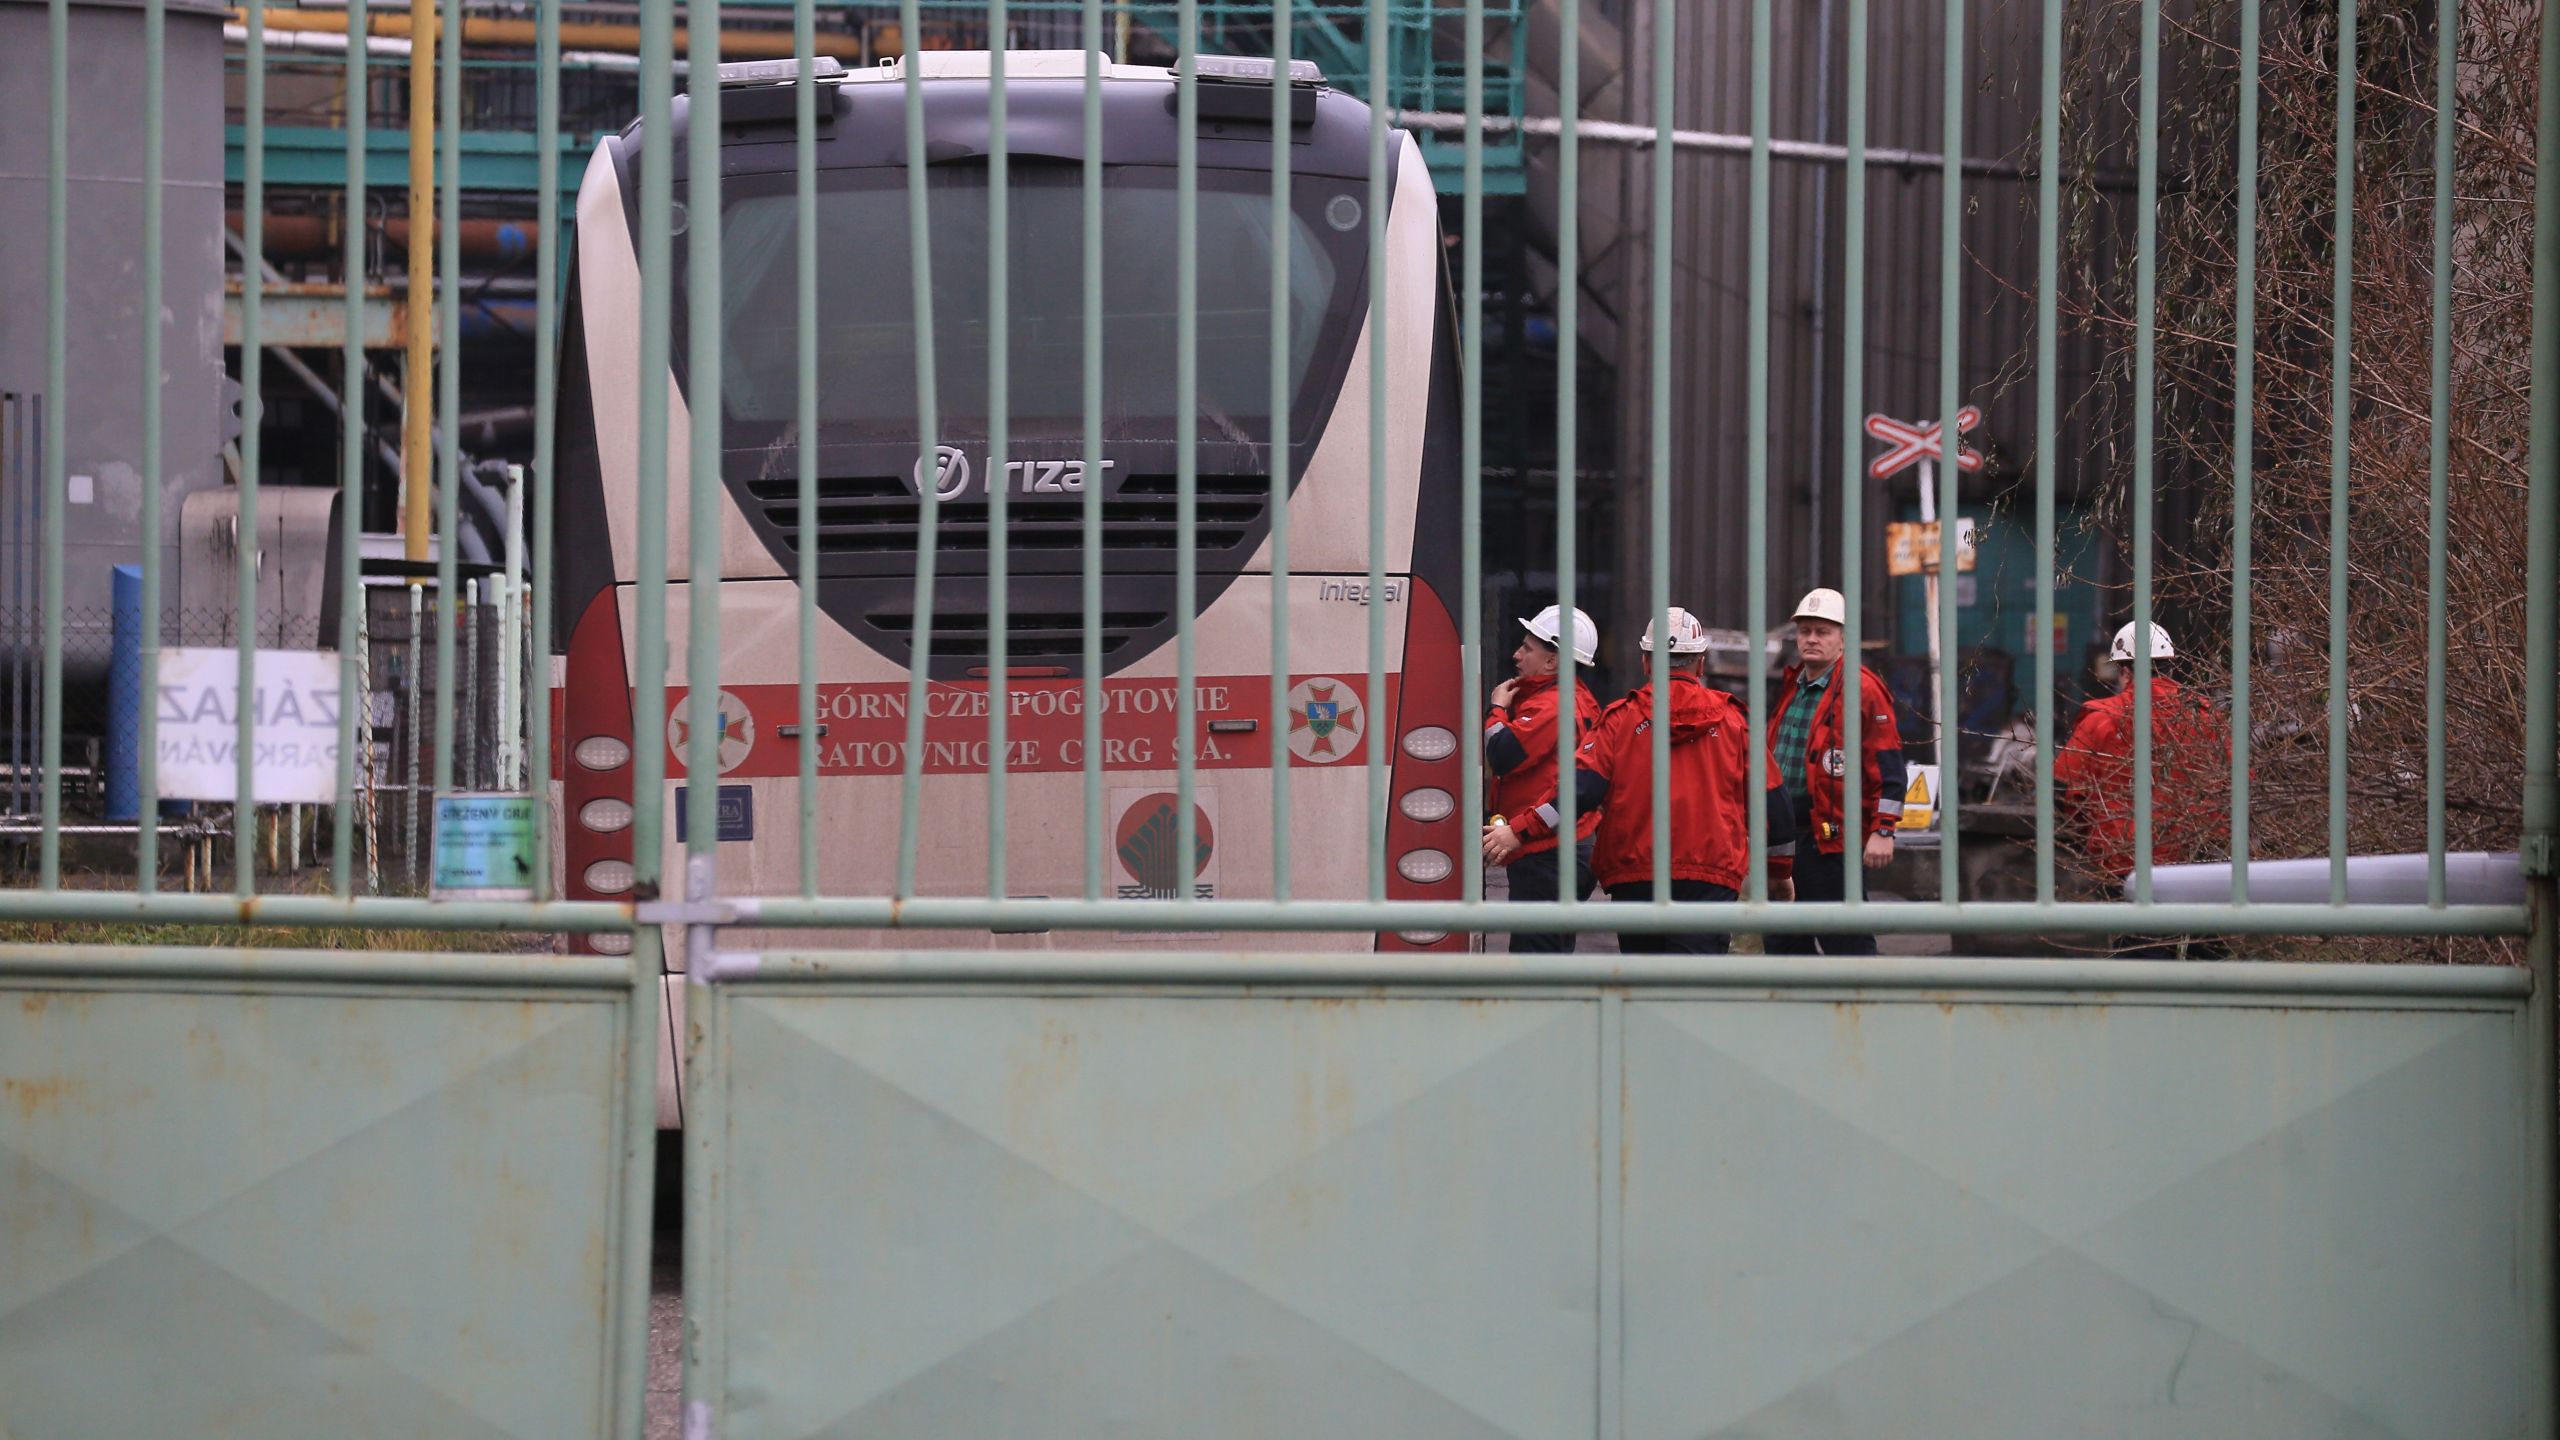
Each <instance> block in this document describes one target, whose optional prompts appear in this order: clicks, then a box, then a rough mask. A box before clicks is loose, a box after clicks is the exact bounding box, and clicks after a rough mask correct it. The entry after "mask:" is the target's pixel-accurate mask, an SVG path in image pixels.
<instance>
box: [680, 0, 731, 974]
mask: <svg viewBox="0 0 2560 1440" xmlns="http://www.w3.org/2000/svg"><path fill="white" fill-rule="evenodd" d="M685 61H686V69H685V131H684V137H685V165H684V182H685V197H684V209H685V231H684V259H685V286H686V289H685V350H686V359H687V364H686V366H685V372H686V373H685V378H686V381H687V388H688V393H689V395H690V401H689V403H688V404H687V405H686V407H685V415H686V419H687V421H688V422H689V425H690V429H689V430H688V432H687V435H688V438H689V439H690V440H691V442H692V443H691V445H690V447H689V448H690V451H691V456H690V458H691V460H692V466H691V470H690V473H689V474H688V475H687V477H686V486H685V493H686V498H687V499H688V500H689V501H691V511H690V513H689V514H688V516H687V518H686V532H685V540H686V543H687V549H688V551H689V552H690V553H689V554H688V555H687V556H686V559H685V587H684V595H685V607H684V613H685V620H686V622H687V623H686V632H687V636H686V640H687V643H686V646H685V657H684V684H685V691H684V698H685V710H686V718H685V756H684V783H685V791H686V795H685V798H686V800H687V802H688V803H687V806H686V811H687V813H686V817H685V835H684V843H685V898H686V899H687V900H708V899H709V898H711V891H712V889H713V887H714V885H715V882H716V881H717V879H718V874H717V865H718V860H717V857H718V854H719V851H718V848H717V847H718V842H719V839H720V731H721V718H722V717H721V714H720V531H721V503H720V502H721V498H722V493H721V486H720V443H721V427H722V421H723V419H724V416H725V411H726V408H727V407H726V406H725V405H724V404H723V403H722V400H721V364H720V331H721V323H720V321H721V316H720V228H721V224H720V204H721V191H722V187H721V184H720V25H719V10H718V8H717V7H715V6H703V7H699V8H697V7H696V6H695V5H693V4H692V3H691V0H688V3H687V4H686V6H685ZM691 933H696V934H702V935H705V936H707V935H708V933H709V932H707V931H700V932H691ZM686 959H687V962H688V964H690V963H691V962H692V961H693V960H694V959H695V956H693V955H691V954H688V955H687V957H686Z"/></svg>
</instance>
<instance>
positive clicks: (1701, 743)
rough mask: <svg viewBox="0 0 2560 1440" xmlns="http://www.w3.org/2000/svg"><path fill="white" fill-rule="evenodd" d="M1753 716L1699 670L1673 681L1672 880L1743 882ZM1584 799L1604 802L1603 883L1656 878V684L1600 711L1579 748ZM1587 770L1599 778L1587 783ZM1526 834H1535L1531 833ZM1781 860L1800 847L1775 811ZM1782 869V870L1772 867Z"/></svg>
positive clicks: (1546, 827) (1533, 818)
mask: <svg viewBox="0 0 2560 1440" xmlns="http://www.w3.org/2000/svg"><path fill="white" fill-rule="evenodd" d="M1750 758H1751V722H1750V720H1749V719H1748V718H1747V717H1745V716H1744V715H1743V713H1742V708H1741V707H1740V706H1738V705H1736V704H1734V703H1733V701H1732V699H1731V698H1729V697H1728V696H1726V695H1725V694H1724V693H1723V692H1722V691H1717V690H1710V689H1708V688H1707V687H1706V686H1705V685H1704V684H1702V683H1701V682H1700V681H1698V680H1697V679H1696V678H1695V677H1694V676H1688V675H1681V676H1675V677H1674V678H1673V680H1672V682H1671V779H1670V799H1671V846H1672V853H1671V878H1672V879H1674V880H1697V881H1703V882H1705V883H1707V884H1710V885H1722V886H1726V887H1728V888H1730V889H1734V890H1739V889H1741V888H1742V877H1743V873H1744V871H1745V869H1746V868H1747V867H1748V862H1749V857H1750V853H1751V832H1750V825H1751V821H1750V814H1751V812H1750V809H1749V805H1748V801H1747V798H1746V796H1747V791H1746V787H1747V786H1748V785H1749V784H1750V778H1749V774H1748V771H1749V769H1750ZM1574 766H1575V768H1576V770H1577V771H1579V772H1580V776H1578V777H1577V779H1578V780H1580V783H1578V784H1577V786H1576V791H1577V796H1578V798H1583V797H1590V796H1593V795H1594V794H1595V792H1596V798H1598V799H1599V800H1600V802H1601V803H1600V807H1599V808H1600V829H1599V833H1598V834H1597V836H1595V837H1594V839H1593V842H1592V850H1591V869H1592V874H1593V877H1594V878H1595V879H1597V880H1598V881H1599V882H1600V884H1601V885H1602V886H1603V887H1607V886H1614V885H1626V884H1633V883H1647V882H1650V881H1651V880H1652V879H1653V687H1652V686H1651V685H1646V686H1644V687H1643V688H1641V689H1638V690H1635V691H1633V692H1631V693H1629V694H1628V695H1627V696H1626V697H1625V698H1624V699H1621V700H1617V701H1614V702H1612V703H1611V704H1610V706H1609V708H1608V709H1606V710H1603V711H1602V712H1600V723H1599V726H1598V727H1597V728H1596V729H1594V730H1593V731H1592V733H1591V737H1590V738H1589V739H1587V740H1585V741H1583V742H1582V746H1581V748H1580V749H1579V750H1577V751H1576V752H1575V755H1574ZM1582 776H1587V777H1594V778H1593V779H1589V780H1581V777H1582ZM1528 823H1529V825H1530V826H1531V827H1532V830H1533V831H1534V832H1535V833H1539V834H1547V833H1552V828H1553V825H1554V820H1553V818H1552V812H1532V813H1531V814H1530V816H1529V817H1528ZM1522 838H1524V839H1526V838H1528V837H1526V836H1523V837H1522ZM1769 839H1770V842H1771V843H1770V847H1769V853H1770V856H1771V858H1772V859H1773V860H1781V859H1785V858H1787V857H1791V856H1792V855H1793V854H1794V847H1793V845H1792V843H1791V842H1792V839H1793V833H1792V828H1791V827H1789V826H1787V825H1786V822H1785V820H1784V818H1783V817H1780V816H1775V815H1773V816H1772V817H1771V825H1770V832H1769ZM1773 868H1774V867H1773Z"/></svg>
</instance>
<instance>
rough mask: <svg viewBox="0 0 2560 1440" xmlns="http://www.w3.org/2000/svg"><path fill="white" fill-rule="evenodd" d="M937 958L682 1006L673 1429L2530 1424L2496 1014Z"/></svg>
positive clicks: (2401, 1003)
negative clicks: (680, 1298)
mask: <svg viewBox="0 0 2560 1440" xmlns="http://www.w3.org/2000/svg"><path fill="white" fill-rule="evenodd" d="M935 963H936V964H937V965H939V966H940V967H941V968H942V969H943V970H944V971H946V972H948V973H947V975H937V974H936V973H935V972H934V970H933V969H932V968H931V967H928V966H926V965H924V964H923V963H921V962H919V961H917V960H915V959H914V958H913V957H900V956H894V955H890V956H884V955H877V954H866V955H844V956H830V955H820V954H794V955H790V956H785V957H779V958H776V957H765V958H764V960H763V961H762V962H761V963H756V964H753V965H749V966H746V967H745V968H740V969H732V970H729V971H727V972H725V973H723V974H721V975H720V976H719V977H718V978H715V979H714V980H713V981H711V982H710V983H709V984H708V985H706V986H701V987H697V988H696V989H695V991H694V993H693V1000H694V1003H695V1006H696V1007H697V1013H696V1017H695V1018H696V1019H697V1021H698V1022H699V1023H700V1026H701V1028H700V1029H699V1030H698V1031H697V1032H696V1034H695V1036H694V1044H695V1060H694V1070H693V1074H692V1076H691V1079H690V1083H691V1085H692V1086H693V1094H694V1102H695V1103H694V1104H693V1105H692V1106H691V1107H690V1108H689V1110H688V1116H689V1119H690V1121H691V1123H692V1124H693V1125H695V1126H696V1127H698V1130H697V1134H696V1135H695V1136H694V1137H693V1138H694V1141H695V1144H694V1148H693V1150H692V1152H691V1153H692V1157H693V1163H695V1164H698V1165H700V1166H701V1167H702V1169H701V1171H700V1173H695V1172H693V1171H689V1172H688V1176H687V1187H688V1192H689V1195H690V1196H691V1197H692V1199H693V1201H695V1202H698V1203H696V1204H693V1205H689V1208H688V1212H687V1224H688V1227H689V1230H688V1236H687V1259H688V1265H689V1267H691V1268H690V1269H689V1271H688V1278H687V1287H688V1294H689V1295H690V1296H692V1297H693V1303H694V1304H695V1305H696V1306H697V1307H698V1308H697V1309H696V1311H695V1319H696V1321H697V1323H698V1325H699V1327H700V1329H699V1331H698V1332H697V1333H696V1335H695V1336H694V1337H693V1338H694V1342H695V1343H694V1350H693V1357H692V1369H691V1370H690V1371H689V1377H688V1384H689V1391H688V1395H689V1401H690V1404H691V1406H692V1411H691V1423H692V1424H693V1425H694V1426H695V1428H694V1429H693V1430H692V1431H689V1432H688V1433H689V1434H693V1435H695V1436H697V1437H701V1440H711V1437H718V1440H738V1437H750V1440H781V1437H789V1440H800V1437H812V1436H830V1437H834V1436H846V1437H849V1436H855V1435H860V1436H864V1437H882V1436H887V1437H898V1436H910V1435H914V1436H922V1435H1031V1434H1037V1435H1042V1436H1103V1435H1110V1436H1116V1437H1151V1436H1162V1437H1176V1436H1181V1437H1190V1436H1199V1435H1275V1436H1276V1435H1292V1436H1298V1435H1325V1436H1381V1437H1385V1436H1441V1435H1463V1436H1520V1437H1547V1436H1584V1437H1606V1440H1619V1437H1631V1440H1655V1437H1700V1436H1705V1437H1732V1440H1743V1437H1751V1440H1793V1437H1803V1440H1814V1437H1842V1436H1894V1437H1947V1440H2007V1437H2021V1440H2026V1437H2037V1440H2045V1437H2052V1436H2059V1435H2101V1434H2103V1435H2123V1436H2136V1437H2145V1440H2158V1437H2182V1436H2193V1437H2198V1440H2204V1437H2234V1436H2245V1437H2249V1440H2311V1437H2356V1440H2385V1437H2407V1440H2471V1437H2479V1440H2489V1437H2510V1436H2522V1435H2526V1434H2528V1433H2531V1431H2532V1426H2533V1424H2534V1423H2535V1422H2534V1420H2533V1418H2532V1417H2533V1412H2532V1410H2531V1408H2530V1407H2531V1403H2532V1396H2533V1395H2534V1393H2535V1390H2536V1387H2537V1386H2539V1385H2543V1384H2547V1383H2548V1382H2549V1378H2550V1370H2549V1361H2548V1358H2547V1357H2537V1356H2536V1355H2535V1354H2534V1352H2533V1345H2534V1341H2533V1338H2532V1337H2533V1336H2534V1334H2535V1333H2536V1323H2537V1322H2536V1316H2537V1315H2538V1314H2539V1313H2540V1307H2541V1306H2543V1305H2544V1304H2546V1303H2547V1301H2546V1298H2545V1297H2546V1295H2547V1290H2546V1289H2545V1284H2546V1281H2545V1277H2542V1276H2540V1275H2539V1274H2538V1273H2537V1272H2536V1268H2535V1267H2536V1266H2537V1264H2538V1263H2539V1260H2538V1257H2539V1256H2540V1255H2541V1254H2543V1253H2544V1252H2543V1251H2542V1250H2541V1249H2540V1248H2539V1245H2538V1236H2537V1234H2536V1232H2535V1230H2534V1228H2533V1227H2534V1223H2535V1222H2534V1218H2533V1217H2534V1215H2535V1214H2536V1213H2537V1211H2536V1207H2537V1205H2538V1204H2539V1201H2538V1200H2537V1199H2536V1196H2537V1194H2538V1193H2539V1192H2538V1189H2537V1187H2536V1185H2535V1184H2534V1183H2533V1176H2532V1175H2531V1174H2529V1173H2528V1166H2529V1164H2530V1160H2529V1158H2528V1157H2529V1156H2530V1155H2531V1154H2532V1153H2534V1152H2533V1150H2532V1148H2531V1145H2532V1139H2533V1137H2532V1126H2533V1124H2534V1120H2533V1116H2532V1113H2531V1112H2532V1107H2531V1106H2530V1105H2529V1104H2528V1100H2529V1096H2528V1095H2527V1094H2526V1092H2525V1091H2524V1089H2523V1088H2522V1087H2521V1086H2519V1085H2518V1084H2517V1083H2516V1080H2517V1076H2518V1075H2519V1074H2520V1073H2522V1071H2523V1068H2524V1066H2525V1064H2526V1061H2527V1058H2528V1053H2529V1051H2530V1048H2531V1043H2530V1040H2531V1037H2530V1035H2529V1033H2528V1023H2529V1022H2528V1019H2527V1007H2528V993H2527V992H2528V989H2529V986H2528V985H2527V983H2526V981H2525V977H2524V976H2523V974H2522V973H2521V972H2514V971H2505V972H2501V971H2492V970H2484V969H2478V968H2473V969H2468V970H2465V969H2458V968H2448V969H2438V970H2434V971H2415V970H2407V969H2399V968H2394V969H2383V968H2378V967H2355V966H2328V965H2251V964H2229V965H2212V966H2186V965H2176V964H2144V963H2141V962H2115V963H2110V964H2106V965H2095V964H2070V963H2063V962H2038V961H1945V962H1938V963H1935V964H1931V965H1926V966H1921V965H1914V964H1910V963H1904V962H1897V961H1893V960H1830V961H1814V960H1806V961H1798V962H1788V961H1775V960H1762V959H1759V958H1756V957H1743V956H1737V957H1732V958H1730V959H1724V960H1696V961H1686V962H1682V963H1679V964H1669V963H1666V964H1664V965H1661V966H1656V967H1650V968H1647V967H1644V966H1642V965H1639V964H1637V963H1635V961H1634V959H1633V957H1629V960H1628V961H1627V962H1626V963H1624V964H1622V965H1620V966H1619V967H1618V968H1617V969H1615V970H1614V971H1612V970H1608V969H1602V968H1599V967H1594V966H1590V965H1583V966H1580V967H1579V968H1578V970H1577V969H1576V968H1574V967H1572V966H1569V965H1567V964H1565V963H1563V962H1562V961H1559V962H1558V963H1556V964H1553V965H1541V964H1538V963H1535V962H1533V963H1531V964H1528V965H1518V964H1514V965H1509V966H1505V965H1502V964H1499V963H1495V962H1487V963H1483V964H1476V963H1469V964H1466V965H1460V966H1434V965H1425V964H1419V963H1417V964H1412V965H1407V966H1404V967H1401V968H1398V967H1389V966H1375V967H1366V968H1364V967H1362V966H1358V965H1349V964H1343V963H1338V962H1328V961H1326V960H1324V959H1322V958H1296V959H1293V958H1290V957H1272V956H1229V957H1218V958H1215V959H1207V958H1203V959H1191V958H1188V957H1176V958H1172V959H1167V958H1165V957H1161V956H1146V957H1124V958H1121V959H1116V960H1115V959H1113V958H1110V957H1100V958H1091V959H1079V958H1077V957H1072V956H1056V957H1021V956H1011V957H1000V958H990V959H989V960H987V961H986V962H985V963H983V964H979V965H976V966H970V965H966V964H954V963H952V962H951V961H949V959H948V957H944V958H943V959H941V960H938V961H937V962H935ZM1353 975H1366V976H1367V978H1368V981H1369V982H1370V983H1366V984H1351V983H1346V977H1349V976H1353Z"/></svg>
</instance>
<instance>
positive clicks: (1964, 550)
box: [1884, 516, 1976, 575]
mask: <svg viewBox="0 0 2560 1440" xmlns="http://www.w3.org/2000/svg"><path fill="white" fill-rule="evenodd" d="M1938 544H1939V541H1938V522H1937V521H1935V520H1895V521H1891V522H1889V523H1887V524H1886V526H1885V527H1884V571H1885V573H1886V574H1887V575H1925V574H1928V573H1930V572H1932V571H1934V570H1936V569H1937V568H1938ZM1975 549H1976V546H1975V540H1974V533H1973V518H1972V517H1971V516H1966V517H1965V518H1963V519H1961V520H1958V521H1957V522H1956V569H1957V571H1958V572H1960V573H1963V574H1968V575H1969V574H1971V573H1973V566H1974V559H1975Z"/></svg>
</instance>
